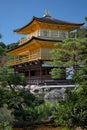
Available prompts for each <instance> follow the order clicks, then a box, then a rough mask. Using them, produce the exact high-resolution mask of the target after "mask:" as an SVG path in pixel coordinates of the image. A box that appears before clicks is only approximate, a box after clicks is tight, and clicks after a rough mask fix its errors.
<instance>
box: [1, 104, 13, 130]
mask: <svg viewBox="0 0 87 130" xmlns="http://www.w3.org/2000/svg"><path fill="white" fill-rule="evenodd" d="M13 121H14V116H13V115H12V111H11V110H8V109H7V105H4V106H3V107H1V108H0V130H8V129H9V130H11V128H12V127H11V126H12V123H13Z"/></svg>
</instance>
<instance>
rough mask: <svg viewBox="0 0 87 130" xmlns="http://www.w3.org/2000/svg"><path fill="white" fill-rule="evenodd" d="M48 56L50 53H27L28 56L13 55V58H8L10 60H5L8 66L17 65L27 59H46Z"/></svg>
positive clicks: (27, 60)
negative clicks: (16, 56) (17, 56)
mask: <svg viewBox="0 0 87 130" xmlns="http://www.w3.org/2000/svg"><path fill="white" fill-rule="evenodd" d="M49 57H50V55H46V54H44V55H42V56H41V55H38V56H37V55H31V56H30V55H29V56H23V57H21V58H17V59H16V58H15V57H14V59H12V60H11V59H10V60H8V61H7V65H8V66H13V65H18V64H22V63H26V62H29V61H35V60H43V59H44V60H48V59H49Z"/></svg>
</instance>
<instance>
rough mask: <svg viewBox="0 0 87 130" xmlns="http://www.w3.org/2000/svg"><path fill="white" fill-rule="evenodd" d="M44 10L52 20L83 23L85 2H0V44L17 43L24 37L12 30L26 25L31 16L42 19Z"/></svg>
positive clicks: (77, 0)
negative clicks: (0, 36)
mask: <svg viewBox="0 0 87 130" xmlns="http://www.w3.org/2000/svg"><path fill="white" fill-rule="evenodd" d="M46 9H48V10H49V12H50V15H51V16H52V17H53V18H56V19H60V20H64V21H68V22H75V23H83V22H85V21H84V18H85V16H87V0H0V34H1V35H2V38H1V39H0V42H3V43H5V44H6V45H8V44H11V43H16V42H18V41H19V39H20V38H22V37H24V36H23V35H21V34H15V33H14V32H13V30H15V29H18V28H21V27H23V26H24V25H26V24H28V23H29V22H30V20H31V19H32V17H33V16H36V17H43V15H44V12H45V10H46ZM85 26H87V23H86V24H85Z"/></svg>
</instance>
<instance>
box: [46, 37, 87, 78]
mask: <svg viewBox="0 0 87 130" xmlns="http://www.w3.org/2000/svg"><path fill="white" fill-rule="evenodd" d="M86 57H87V39H85V38H84V39H75V38H69V39H66V40H65V41H63V42H61V43H60V42H59V43H57V44H56V49H54V50H53V51H52V57H51V62H49V63H48V64H50V65H52V66H55V68H54V69H52V71H51V72H50V73H51V75H52V77H53V78H59V77H60V78H61V74H62V75H63V77H64V73H65V69H66V68H68V67H71V66H72V67H73V68H74V70H76V66H80V65H84V64H85V63H86V62H87V58H86Z"/></svg>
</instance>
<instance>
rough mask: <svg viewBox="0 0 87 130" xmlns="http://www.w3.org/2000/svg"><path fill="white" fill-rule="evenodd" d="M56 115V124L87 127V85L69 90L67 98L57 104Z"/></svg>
mask: <svg viewBox="0 0 87 130" xmlns="http://www.w3.org/2000/svg"><path fill="white" fill-rule="evenodd" d="M78 89H79V91H78ZM54 116H55V120H54V122H55V124H56V125H64V126H68V127H74V126H81V127H87V124H86V122H87V87H86V86H84V85H83V86H79V87H78V88H76V89H75V90H74V91H70V90H67V91H66V95H65V100H64V102H63V103H60V104H59V105H58V106H57V111H56V112H55V113H54Z"/></svg>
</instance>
